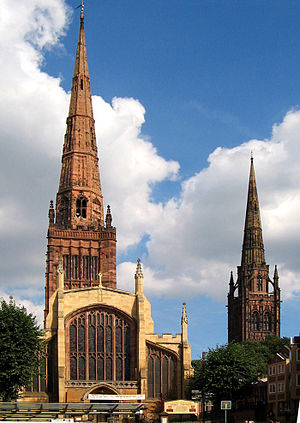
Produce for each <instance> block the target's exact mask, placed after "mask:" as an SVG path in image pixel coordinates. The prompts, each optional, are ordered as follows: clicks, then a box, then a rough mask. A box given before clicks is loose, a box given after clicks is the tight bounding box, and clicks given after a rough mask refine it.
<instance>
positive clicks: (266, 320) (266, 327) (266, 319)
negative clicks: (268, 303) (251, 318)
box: [263, 312, 271, 332]
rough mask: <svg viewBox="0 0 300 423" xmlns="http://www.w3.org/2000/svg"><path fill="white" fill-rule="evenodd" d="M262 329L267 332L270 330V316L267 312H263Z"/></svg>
mask: <svg viewBox="0 0 300 423" xmlns="http://www.w3.org/2000/svg"><path fill="white" fill-rule="evenodd" d="M263 329H264V331H267V332H269V331H271V317H270V313H269V312H266V313H264V320H263Z"/></svg>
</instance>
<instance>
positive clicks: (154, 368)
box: [147, 345, 177, 399]
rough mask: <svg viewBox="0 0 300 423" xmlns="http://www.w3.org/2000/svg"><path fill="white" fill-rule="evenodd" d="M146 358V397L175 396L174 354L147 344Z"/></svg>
mask: <svg viewBox="0 0 300 423" xmlns="http://www.w3.org/2000/svg"><path fill="white" fill-rule="evenodd" d="M147 360H148V366H147V368H148V397H149V398H160V397H161V396H163V398H164V399H173V398H175V397H176V393H177V382H176V358H175V355H173V354H172V353H171V352H169V351H167V350H164V349H163V348H157V347H155V346H153V345H151V346H149V345H148V348H147Z"/></svg>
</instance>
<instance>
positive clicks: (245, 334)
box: [228, 156, 280, 342]
mask: <svg viewBox="0 0 300 423" xmlns="http://www.w3.org/2000/svg"><path fill="white" fill-rule="evenodd" d="M237 270H238V272H237V273H238V277H237V281H236V283H235V282H234V278H233V274H232V273H231V276H230V283H229V293H228V341H229V342H231V341H247V340H256V341H261V340H264V339H266V337H267V336H269V335H276V336H280V289H279V287H278V273H277V268H275V273H274V281H271V279H270V277H269V265H267V264H266V262H265V251H264V243H263V236H262V226H261V220H260V213H259V203H258V195H257V188H256V180H255V172H254V164H253V157H252V156H251V164H250V177H249V186H248V199H247V208H246V218H245V227H244V240H243V247H242V259H241V265H240V266H238V269H237Z"/></svg>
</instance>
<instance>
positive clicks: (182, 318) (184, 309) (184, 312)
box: [181, 303, 188, 324]
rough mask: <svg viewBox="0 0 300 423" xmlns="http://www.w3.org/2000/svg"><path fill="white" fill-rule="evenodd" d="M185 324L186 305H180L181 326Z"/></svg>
mask: <svg viewBox="0 0 300 423" xmlns="http://www.w3.org/2000/svg"><path fill="white" fill-rule="evenodd" d="M187 322H188V318H187V314H186V303H182V316H181V324H182V323H187Z"/></svg>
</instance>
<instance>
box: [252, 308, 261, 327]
mask: <svg viewBox="0 0 300 423" xmlns="http://www.w3.org/2000/svg"><path fill="white" fill-rule="evenodd" d="M251 326H252V330H254V331H258V330H260V322H259V314H258V312H257V311H254V312H253V313H252V319H251Z"/></svg>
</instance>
